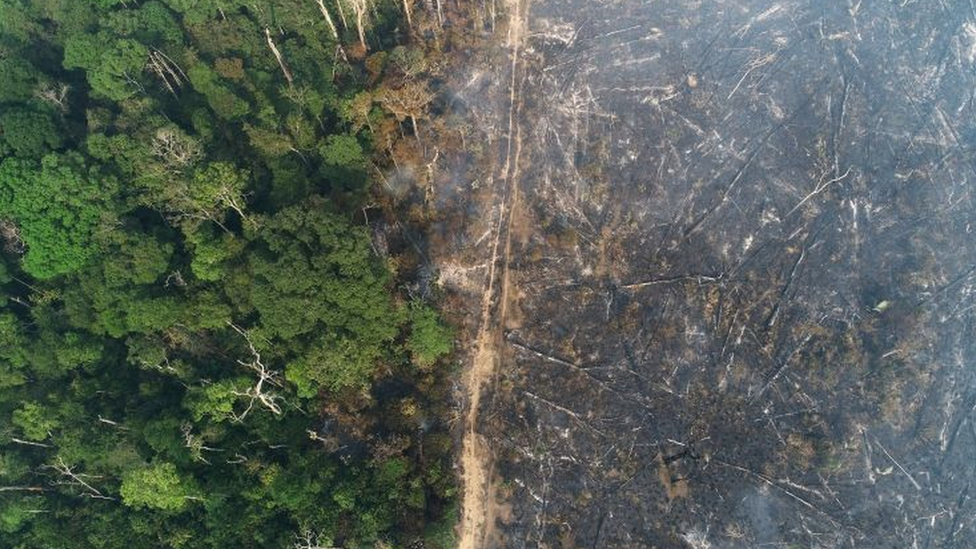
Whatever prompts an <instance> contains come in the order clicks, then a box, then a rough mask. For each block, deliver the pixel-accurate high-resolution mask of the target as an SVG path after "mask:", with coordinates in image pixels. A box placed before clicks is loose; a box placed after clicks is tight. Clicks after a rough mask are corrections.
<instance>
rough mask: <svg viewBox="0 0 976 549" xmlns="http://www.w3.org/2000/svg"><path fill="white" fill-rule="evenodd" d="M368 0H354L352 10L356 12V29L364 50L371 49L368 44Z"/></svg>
mask: <svg viewBox="0 0 976 549" xmlns="http://www.w3.org/2000/svg"><path fill="white" fill-rule="evenodd" d="M367 9H368V6H367V5H366V0H352V10H353V11H354V12H355V13H356V31H357V32H358V33H359V44H360V45H361V46H362V47H363V50H364V51H369V46H367V45H366V29H365V25H366V10H367Z"/></svg>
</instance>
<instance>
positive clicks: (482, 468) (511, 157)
mask: <svg viewBox="0 0 976 549" xmlns="http://www.w3.org/2000/svg"><path fill="white" fill-rule="evenodd" d="M527 3H528V0H509V2H508V6H507V9H508V13H509V22H508V37H507V42H508V47H509V49H510V50H511V69H510V70H511V79H510V82H509V87H508V93H509V104H508V113H507V118H508V121H507V134H506V136H505V141H506V145H505V152H504V162H503V164H502V165H501V169H500V170H499V174H498V177H496V178H493V188H492V194H491V201H492V202H493V203H494V204H495V206H496V207H495V210H496V211H497V216H496V218H495V220H494V223H493V227H492V230H491V256H490V259H489V261H488V269H487V275H486V277H485V287H484V291H483V292H482V302H481V319H480V326H479V328H478V336H477V340H476V345H477V348H476V351H475V354H474V357H473V359H472V361H471V365H470V366H469V368H468V370H467V371H466V372H465V375H464V391H465V393H466V395H467V400H468V408H467V410H466V413H465V416H464V435H463V440H462V448H461V467H462V477H461V478H462V484H463V486H462V490H463V493H464V498H463V500H462V507H461V527H460V537H459V543H458V547H459V548H460V549H478V548H481V547H485V546H486V543H487V542H488V540H490V539H492V537H493V526H494V522H495V516H496V501H495V500H496V494H495V490H494V483H493V481H492V477H493V474H492V472H493V469H494V458H493V453H492V450H491V448H490V446H489V445H488V444H487V443H486V440H485V438H484V437H483V436H482V435H481V434H480V433H479V432H478V418H479V410H480V407H481V397H482V395H483V393H484V391H485V388H486V387H487V386H489V385H490V384H491V382H492V381H493V379H494V378H495V376H496V373H497V370H498V364H499V361H500V360H501V356H502V355H501V349H500V345H501V343H502V333H501V331H502V329H503V327H504V325H505V316H506V313H507V311H508V306H509V300H510V271H509V270H510V268H511V250H512V231H511V229H512V223H513V220H514V216H513V215H512V213H513V211H514V210H515V208H516V207H517V206H518V195H519V192H518V177H519V158H520V153H521V149H522V144H521V136H522V130H521V124H520V121H519V111H520V108H521V99H520V96H519V82H518V79H519V72H520V71H519V62H520V53H521V45H522V39H523V24H524V14H525V10H526V9H527V6H526V4H527Z"/></svg>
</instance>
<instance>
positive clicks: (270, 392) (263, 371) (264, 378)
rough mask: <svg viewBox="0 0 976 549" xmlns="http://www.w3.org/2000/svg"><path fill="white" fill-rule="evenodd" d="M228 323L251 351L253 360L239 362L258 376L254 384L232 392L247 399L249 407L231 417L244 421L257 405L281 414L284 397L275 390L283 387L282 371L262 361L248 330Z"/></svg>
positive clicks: (275, 413)
mask: <svg viewBox="0 0 976 549" xmlns="http://www.w3.org/2000/svg"><path fill="white" fill-rule="evenodd" d="M228 325H229V326H230V327H231V328H233V329H234V331H235V332H237V333H238V334H240V335H241V337H243V338H244V341H246V342H247V346H248V349H249V350H250V351H251V360H249V361H245V360H238V361H237V363H238V364H240V365H241V366H244V367H245V368H247V369H248V370H251V371H252V372H254V373H256V374H257V376H258V379H257V381H256V382H255V383H254V386H252V387H249V388H247V389H246V390H243V391H239V390H235V391H233V393H232V394H234V395H235V396H238V397H241V398H245V399H247V407H246V408H245V409H244V411H243V412H241V413H237V412H231V419H233V420H234V421H235V422H238V423H239V422H242V421H244V418H246V417H247V415H248V414H249V413H251V410H253V409H254V406H255V405H258V406H261V407H263V408H265V409H266V410H268V411H269V412H271V413H272V414H274V415H276V416H277V415H281V405H280V404H279V402H281V401H282V400H283V399H282V397H281V395H279V394H278V393H277V392H276V391H275V390H274V388H280V387H281V373H280V372H278V371H277V370H271V369H269V368H268V367H267V366H265V364H264V363H263V362H262V361H261V353H260V352H259V351H258V350H257V348H256V347H255V346H254V342H252V341H251V336H250V335H249V334H248V333H247V332H246V331H244V330H242V329H241V328H238V327H237V326H235V325H234V324H231V323H229V322H228Z"/></svg>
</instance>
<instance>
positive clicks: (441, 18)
mask: <svg viewBox="0 0 976 549" xmlns="http://www.w3.org/2000/svg"><path fill="white" fill-rule="evenodd" d="M437 26H439V27H443V26H444V14H443V13H442V12H441V0H437Z"/></svg>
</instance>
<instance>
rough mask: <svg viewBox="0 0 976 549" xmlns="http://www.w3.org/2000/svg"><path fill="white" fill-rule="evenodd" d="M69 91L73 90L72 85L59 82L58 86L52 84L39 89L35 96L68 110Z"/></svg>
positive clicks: (65, 110)
mask: <svg viewBox="0 0 976 549" xmlns="http://www.w3.org/2000/svg"><path fill="white" fill-rule="evenodd" d="M69 91H71V86H69V85H67V84H57V85H56V86H50V87H46V88H43V89H40V90H37V91H36V92H35V93H34V96H35V97H37V98H38V99H40V100H41V101H44V102H46V103H50V104H52V105H54V106H55V107H57V109H58V110H59V111H61V112H67V111H68V103H67V101H68V92H69Z"/></svg>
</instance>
